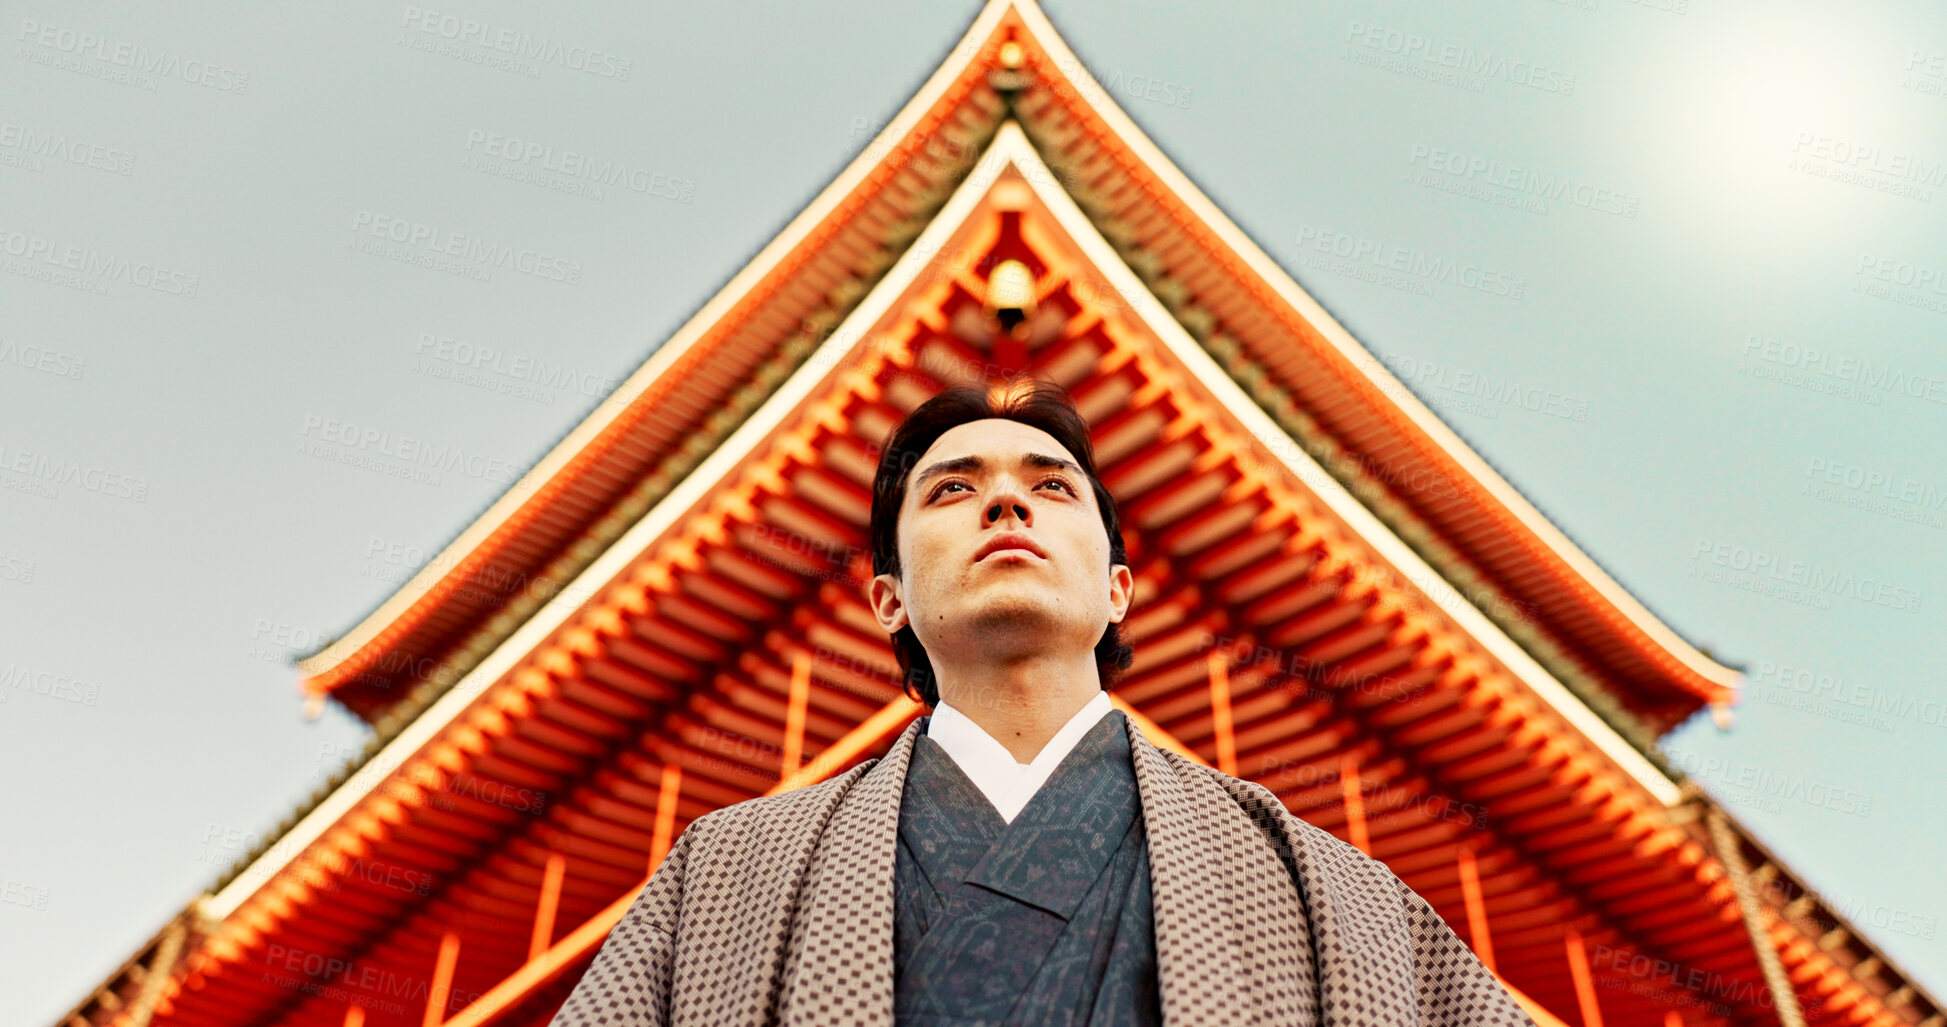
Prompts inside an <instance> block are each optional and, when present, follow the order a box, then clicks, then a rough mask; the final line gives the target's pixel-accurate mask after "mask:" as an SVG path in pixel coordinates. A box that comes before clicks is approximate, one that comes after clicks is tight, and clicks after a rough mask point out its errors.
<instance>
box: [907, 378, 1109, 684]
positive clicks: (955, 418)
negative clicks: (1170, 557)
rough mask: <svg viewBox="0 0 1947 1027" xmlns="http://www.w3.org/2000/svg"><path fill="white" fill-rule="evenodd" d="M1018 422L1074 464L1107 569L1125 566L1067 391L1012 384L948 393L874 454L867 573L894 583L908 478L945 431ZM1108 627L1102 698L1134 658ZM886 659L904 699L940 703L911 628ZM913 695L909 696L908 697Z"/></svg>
mask: <svg viewBox="0 0 1947 1027" xmlns="http://www.w3.org/2000/svg"><path fill="white" fill-rule="evenodd" d="M993 417H998V418H1003V419H1006V420H1009V421H1018V422H1020V423H1022V424H1025V425H1027V426H1029V427H1031V428H1039V429H1041V430H1042V431H1045V432H1047V433H1048V434H1049V435H1052V436H1054V439H1055V441H1056V442H1059V443H1061V444H1062V446H1063V448H1065V449H1067V450H1068V452H1069V454H1070V455H1072V456H1073V457H1074V458H1075V462H1076V463H1078V464H1080V465H1081V467H1082V472H1083V473H1084V474H1086V475H1087V476H1088V483H1089V487H1090V489H1092V490H1093V491H1094V493H1095V507H1096V509H1097V510H1100V511H1101V513H1102V527H1103V528H1104V529H1106V530H1107V531H1108V533H1109V563H1110V565H1111V566H1114V565H1115V564H1118V563H1120V564H1127V563H1128V562H1129V554H1128V552H1127V550H1126V549H1125V547H1124V545H1123V541H1122V522H1121V518H1120V515H1119V514H1118V513H1117V512H1116V505H1115V497H1114V496H1111V495H1109V490H1108V488H1107V487H1106V486H1104V485H1103V484H1102V479H1101V478H1100V477H1097V476H1096V473H1095V446H1094V444H1093V443H1091V442H1090V441H1089V437H1088V424H1087V422H1085V421H1083V420H1082V415H1081V414H1079V413H1077V412H1076V410H1075V403H1074V401H1073V400H1071V399H1070V398H1069V397H1068V392H1067V390H1065V389H1063V388H1062V387H1061V386H1059V385H1057V384H1055V383H1054V382H1050V381H1046V380H1043V379H1016V380H1014V381H1011V382H1009V383H1008V385H1007V387H1006V388H1005V390H1004V391H1003V392H1002V393H1001V395H999V396H998V397H996V396H993V395H990V394H989V393H988V391H987V390H986V389H982V388H977V387H974V386H967V385H960V386H955V387H953V388H949V389H947V390H945V391H944V392H941V393H940V394H939V395H937V396H934V397H933V398H932V399H929V400H927V401H926V402H924V403H921V404H920V405H919V407H918V408H917V409H915V410H914V411H913V412H912V413H911V414H908V415H907V416H906V419H905V420H904V421H902V422H900V424H899V427H897V428H894V429H893V431H892V436H891V437H890V438H889V439H887V440H886V447H885V449H884V450H883V451H882V452H881V453H880V454H879V471H878V474H876V475H875V476H874V477H873V480H872V525H871V537H872V573H873V575H874V576H875V577H876V576H877V575H880V574H891V575H893V576H894V577H900V576H901V571H900V567H899V508H900V506H901V505H902V504H904V503H905V501H906V477H907V474H908V472H910V471H911V470H912V469H913V465H914V464H916V463H918V462H919V459H920V457H922V456H924V455H926V451H927V450H928V449H930V448H932V445H933V443H934V442H936V441H938V440H939V438H940V436H942V435H944V434H946V433H947V432H948V431H949V430H951V429H953V428H957V427H959V426H960V425H963V424H966V423H968V422H969V421H980V420H985V419H987V418H993ZM1116 628H1117V625H1115V624H1113V623H1111V624H1110V625H1109V626H1108V630H1106V631H1104V632H1103V633H1102V638H1101V640H1100V641H1098V642H1096V643H1095V670H1096V674H1097V676H1098V677H1099V678H1100V680H1101V682H1102V688H1103V690H1104V691H1107V690H1108V688H1109V686H1110V685H1111V684H1113V683H1114V682H1115V679H1116V677H1117V675H1119V674H1121V673H1122V672H1123V671H1125V670H1127V669H1129V664H1130V662H1131V661H1132V660H1133V659H1134V656H1135V652H1134V650H1132V649H1130V647H1128V646H1126V645H1123V644H1122V637H1121V635H1120V634H1119V633H1118V632H1117V631H1116ZM892 651H893V654H894V655H895V656H896V657H898V659H899V671H900V674H901V675H902V677H903V679H904V687H905V689H906V694H907V695H909V696H913V698H914V699H916V700H917V701H919V702H922V703H925V704H926V705H927V706H928V707H932V706H936V705H938V704H939V701H940V687H939V684H938V682H936V681H935V680H934V677H933V663H932V661H931V660H930V659H929V658H928V657H927V655H926V648H925V647H924V646H922V645H920V644H919V636H918V635H916V634H914V633H913V627H912V625H911V624H908V625H906V626H905V627H903V628H900V629H899V630H898V631H897V632H895V633H894V634H893V636H892ZM915 690H917V691H918V693H919V694H918V695H913V693H914V691H915Z"/></svg>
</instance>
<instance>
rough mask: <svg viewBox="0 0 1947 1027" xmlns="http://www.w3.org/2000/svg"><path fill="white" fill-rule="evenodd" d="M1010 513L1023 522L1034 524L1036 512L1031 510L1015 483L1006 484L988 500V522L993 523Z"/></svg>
mask: <svg viewBox="0 0 1947 1027" xmlns="http://www.w3.org/2000/svg"><path fill="white" fill-rule="evenodd" d="M1009 513H1012V514H1013V515H1014V519H1015V520H1017V521H1020V522H1021V523H1022V524H1024V525H1026V524H1033V523H1034V514H1033V513H1032V512H1031V511H1030V510H1029V508H1028V503H1027V500H1026V499H1024V498H1022V496H1021V493H1020V490H1019V489H1017V488H1016V487H1015V486H1013V485H1011V484H1010V485H1004V486H1002V487H1001V489H1000V491H998V492H996V493H994V496H993V498H991V499H989V500H988V501H987V514H986V523H988V524H993V523H995V522H997V521H999V520H1000V519H1001V518H1003V517H1005V516H1007V515H1008V514H1009Z"/></svg>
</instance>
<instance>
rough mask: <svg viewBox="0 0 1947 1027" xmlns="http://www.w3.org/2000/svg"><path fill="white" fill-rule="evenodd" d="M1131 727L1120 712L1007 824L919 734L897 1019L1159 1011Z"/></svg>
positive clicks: (902, 889)
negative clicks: (1130, 736) (1129, 734)
mask: <svg viewBox="0 0 1947 1027" xmlns="http://www.w3.org/2000/svg"><path fill="white" fill-rule="evenodd" d="M928 719H929V722H930V719H931V718H928ZM1125 723H1126V721H1125V718H1124V717H1123V715H1122V713H1121V712H1120V711H1111V712H1110V713H1109V714H1108V715H1106V716H1104V717H1103V718H1102V719H1101V720H1100V721H1098V722H1097V723H1096V724H1095V726H1094V727H1092V728H1090V729H1089V731H1088V733H1087V734H1085V735H1083V736H1082V738H1081V741H1079V742H1077V743H1076V745H1075V748H1074V749H1072V750H1071V751H1070V752H1069V753H1068V755H1067V756H1065V757H1063V759H1062V761H1061V763H1060V764H1059V765H1057V766H1056V767H1055V771H1054V773H1053V774H1051V775H1050V776H1049V777H1048V780H1047V781H1046V782H1045V783H1043V785H1042V786H1041V790H1040V791H1038V792H1036V793H1035V794H1034V797H1033V798H1031V799H1029V800H1028V803H1027V805H1026V806H1024V807H1022V809H1021V812H1020V813H1019V814H1018V815H1016V816H1015V818H1014V820H1013V822H1012V823H1009V822H1008V821H1006V820H1003V819H1002V818H1001V815H1000V811H999V810H996V809H995V808H994V806H993V804H992V803H990V802H989V801H987V797H986V796H985V795H983V794H982V793H981V791H980V788H979V787H978V786H976V785H975V784H974V783H973V781H972V780H970V779H969V778H968V777H967V775H966V774H965V773H964V772H962V771H961V770H960V767H959V765H958V764H957V763H955V762H954V761H953V757H952V756H949V755H948V754H947V752H946V750H945V749H943V748H941V747H940V745H939V743H938V742H935V741H933V740H932V739H930V738H928V737H926V736H925V735H924V734H923V733H922V734H921V735H919V736H918V737H916V738H915V739H914V740H913V742H914V744H913V755H912V763H911V765H910V766H909V767H908V768H907V772H906V785H905V791H904V793H903V796H902V798H901V800H900V805H899V850H898V858H897V862H896V863H895V867H894V875H893V909H894V926H893V963H894V985H893V1008H894V1014H895V1016H896V1017H897V1019H898V1021H899V1023H901V1024H914V1025H922V1027H946V1025H952V1027H970V1025H975V1024H1004V1023H1005V1024H1061V1025H1070V1027H1083V1025H1089V1027H1099V1025H1107V1024H1118V1025H1119V1024H1160V1023H1161V1022H1162V1005H1161V1001H1162V1000H1161V996H1160V993H1159V991H1158V986H1157V976H1156V936H1155V930H1154V927H1153V925H1152V923H1151V920H1150V912H1151V910H1150V884H1149V842H1148V839H1147V837H1146V836H1145V835H1144V833H1143V817H1142V800H1141V797H1140V796H1139V795H1138V793H1137V790H1136V775H1135V770H1134V768H1133V766H1132V765H1131V763H1130V752H1129V737H1128V730H1127V728H1126V727H1125ZM923 730H924V729H922V731H923Z"/></svg>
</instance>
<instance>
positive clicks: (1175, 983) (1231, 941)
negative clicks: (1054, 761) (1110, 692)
mask: <svg viewBox="0 0 1947 1027" xmlns="http://www.w3.org/2000/svg"><path fill="white" fill-rule="evenodd" d="M1104 719H1105V720H1108V719H1111V718H1104ZM1113 719H1114V720H1116V721H1119V722H1120V723H1121V724H1122V725H1123V726H1124V729H1125V731H1126V735H1127V738H1128V742H1129V750H1130V763H1131V766H1132V768H1133V770H1134V772H1135V778H1136V786H1137V791H1138V794H1139V795H1140V797H1141V808H1142V818H1143V830H1144V835H1145V840H1146V841H1147V842H1148V846H1149V875H1150V885H1151V898H1152V917H1153V922H1154V928H1155V945H1156V958H1157V977H1158V984H1159V988H1160V995H1161V1004H1162V1012H1163V1021H1164V1022H1165V1023H1166V1024H1172V1025H1175V1024H1213V1025H1240V1027H1241V1025H1244V1024H1279V1025H1283V1024H1293V1025H1300V1027H1310V1025H1313V1024H1319V1025H1325V1027H1409V1025H1426V1027H1463V1025H1465V1027H1476V1025H1477V1027H1533V1021H1531V1020H1530V1019H1528V1017H1527V1015H1526V1014H1525V1013H1523V1012H1522V1011H1521V1009H1520V1007H1519V1006H1518V1005H1516V1004H1515V1002H1514V1000H1513V999H1512V998H1511V997H1510V996H1509V995H1508V993H1507V992H1506V990H1505V989H1503V988H1502V987H1501V986H1500V984H1499V983H1498V982H1497V981H1496V980H1495V979H1494V977H1493V975H1492V974H1490V973H1488V971H1487V969H1486V968H1485V967H1483V966H1481V965H1480V962H1479V960H1477V959H1475V958H1474V954H1473V953H1472V952H1471V951H1469V949H1468V948H1467V946H1466V945H1465V944H1464V943H1463V942H1461V941H1460V939H1459V938H1458V937H1456V936H1455V935H1454V933H1453V931H1452V930H1451V929H1449V928H1448V927H1447V925H1446V922H1445V921H1443V920H1441V919H1440V917H1439V915H1438V914H1437V913H1435V912H1434V911H1433V909H1432V907H1431V906H1429V905H1428V904H1427V903H1426V900H1424V899H1422V898H1420V897H1419V896H1418V895H1416V894H1414V893H1413V892H1412V891H1410V890H1409V889H1408V888H1407V887H1406V886H1405V885H1404V884H1403V883H1402V882H1401V881H1400V880H1399V879H1398V878H1397V877H1395V876H1393V874H1392V872H1391V871H1390V870H1388V869H1387V868H1386V866H1385V864H1383V863H1380V862H1378V861H1376V860H1373V859H1370V858H1368V857H1367V856H1365V855H1364V854H1363V853H1361V852H1359V851H1358V850H1357V849H1354V848H1352V847H1351V846H1349V845H1346V844H1345V843H1344V842H1341V841H1339V840H1337V839H1336V838H1333V837H1332V836H1331V835H1329V834H1327V833H1325V832H1324V831H1321V830H1319V829H1318V828H1315V827H1313V826H1311V825H1310V824H1307V823H1305V822H1304V821H1302V820H1300V819H1298V818H1297V817H1296V816H1294V815H1293V814H1291V813H1290V812H1289V811H1288V810H1286V809H1285V808H1284V806H1283V804H1281V803H1280V802H1279V801H1278V799H1277V797H1276V796H1274V795H1272V794H1271V792H1270V790H1269V789H1267V788H1265V787H1264V786H1262V785H1258V784H1254V783H1251V782H1248V781H1243V780H1240V779H1238V778H1234V777H1231V776H1229V775H1227V774H1224V773H1222V772H1221V771H1218V770H1216V769H1214V768H1211V767H1206V766H1203V765H1202V764H1199V763H1197V762H1195V761H1193V760H1190V759H1187V758H1185V757H1183V756H1181V755H1179V754H1177V753H1174V752H1171V751H1168V750H1165V749H1159V748H1157V747H1156V746H1155V745H1154V744H1152V743H1151V742H1150V741H1149V739H1148V738H1146V737H1144V736H1143V734H1142V732H1141V731H1140V730H1138V729H1137V728H1136V726H1135V724H1134V723H1133V722H1132V721H1129V720H1128V719H1127V718H1113ZM923 723H924V720H923V719H915V720H914V721H913V723H911V724H909V725H907V727H906V730H905V731H904V732H903V733H902V734H901V735H900V736H899V740H898V741H897V742H895V743H894V744H893V746H892V749H891V750H890V751H889V752H888V753H887V754H886V755H885V756H884V757H882V758H879V759H873V760H866V761H864V762H862V763H860V764H859V765H858V766H856V767H853V768H852V769H851V770H848V771H846V772H845V773H843V774H841V775H839V776H837V777H834V778H832V779H830V780H827V781H824V782H821V783H819V784H816V785H812V786H810V787H807V788H800V789H797V790H795V791H791V792H786V793H784V794H781V795H774V796H766V797H764V798H760V799H753V800H751V801H748V802H741V803H738V804H736V805H734V806H729V807H726V808H724V809H720V810H717V811H715V812H712V813H709V814H707V815H705V816H702V817H698V818H697V819H696V820H695V821H694V822H693V823H691V824H690V825H689V827H688V828H687V829H686V830H684V831H683V833H682V835H681V836H680V837H679V838H678V839H677V840H676V843H675V845H674V846H672V847H671V849H670V852H669V856H668V857H667V858H666V859H665V860H664V862H663V864H662V866H661V867H660V868H658V869H657V871H656V874H655V876H654V877H653V878H652V879H651V880H650V881H649V884H648V886H647V887H645V888H644V889H643V891H642V894H641V895H640V896H638V897H637V899H636V901H635V903H634V904H633V905H632V906H631V907H630V909H629V911H628V913H626V914H625V915H624V916H623V917H622V920H621V922H619V923H617V924H616V926H615V929H614V930H613V931H611V932H610V933H609V937H608V940H607V941H606V942H605V943H603V946H602V949H601V951H600V952H599V953H598V954H597V955H596V957H595V961H594V963H593V965H591V966H590V967H589V969H588V972H587V974H585V975H584V976H583V977H582V980H581V982H580V983H579V984H577V985H576V987H575V990H574V992H573V993H572V994H571V995H569V996H568V1001H567V1002H566V1003H565V1004H564V1005H563V1006H562V1007H561V1011H560V1012H559V1013H558V1014H556V1016H555V1019H554V1024H555V1025H556V1027H624V1025H637V1024H657V1025H661V1024H675V1025H685V1027H718V1025H725V1024H777V1023H782V1024H793V1025H796V1024H848V1025H850V1024H858V1025H872V1027H891V1025H892V1024H893V1023H894V991H895V988H894V919H895V918H894V902H893V879H894V871H895V865H896V863H897V849H898V843H899V814H900V805H901V803H900V799H901V795H902V792H903V790H904V787H905V785H906V778H907V771H908V768H909V766H910V764H911V760H912V755H913V747H914V741H915V739H916V738H917V736H918V735H919V732H920V730H921V727H922V725H923ZM1044 787H1045V786H1044ZM1030 804H1031V803H1030ZM1024 815H1025V811H1024Z"/></svg>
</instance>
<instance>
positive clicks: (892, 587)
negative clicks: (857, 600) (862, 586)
mask: <svg viewBox="0 0 1947 1027" xmlns="http://www.w3.org/2000/svg"><path fill="white" fill-rule="evenodd" d="M900 592H901V589H900V585H899V579H898V578H896V577H894V576H893V575H891V574H881V575H879V576H878V577H876V578H873V579H872V583H871V584H869V585H867V586H866V602H867V603H868V604H870V605H871V607H872V615H873V616H874V617H877V618H878V619H879V626H880V627H882V628H884V629H886V634H888V635H893V634H897V633H898V632H899V629H900V628H903V627H905V626H906V625H907V624H908V623H909V618H908V617H907V616H906V599H905V597H904V596H903V595H901V594H900Z"/></svg>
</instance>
